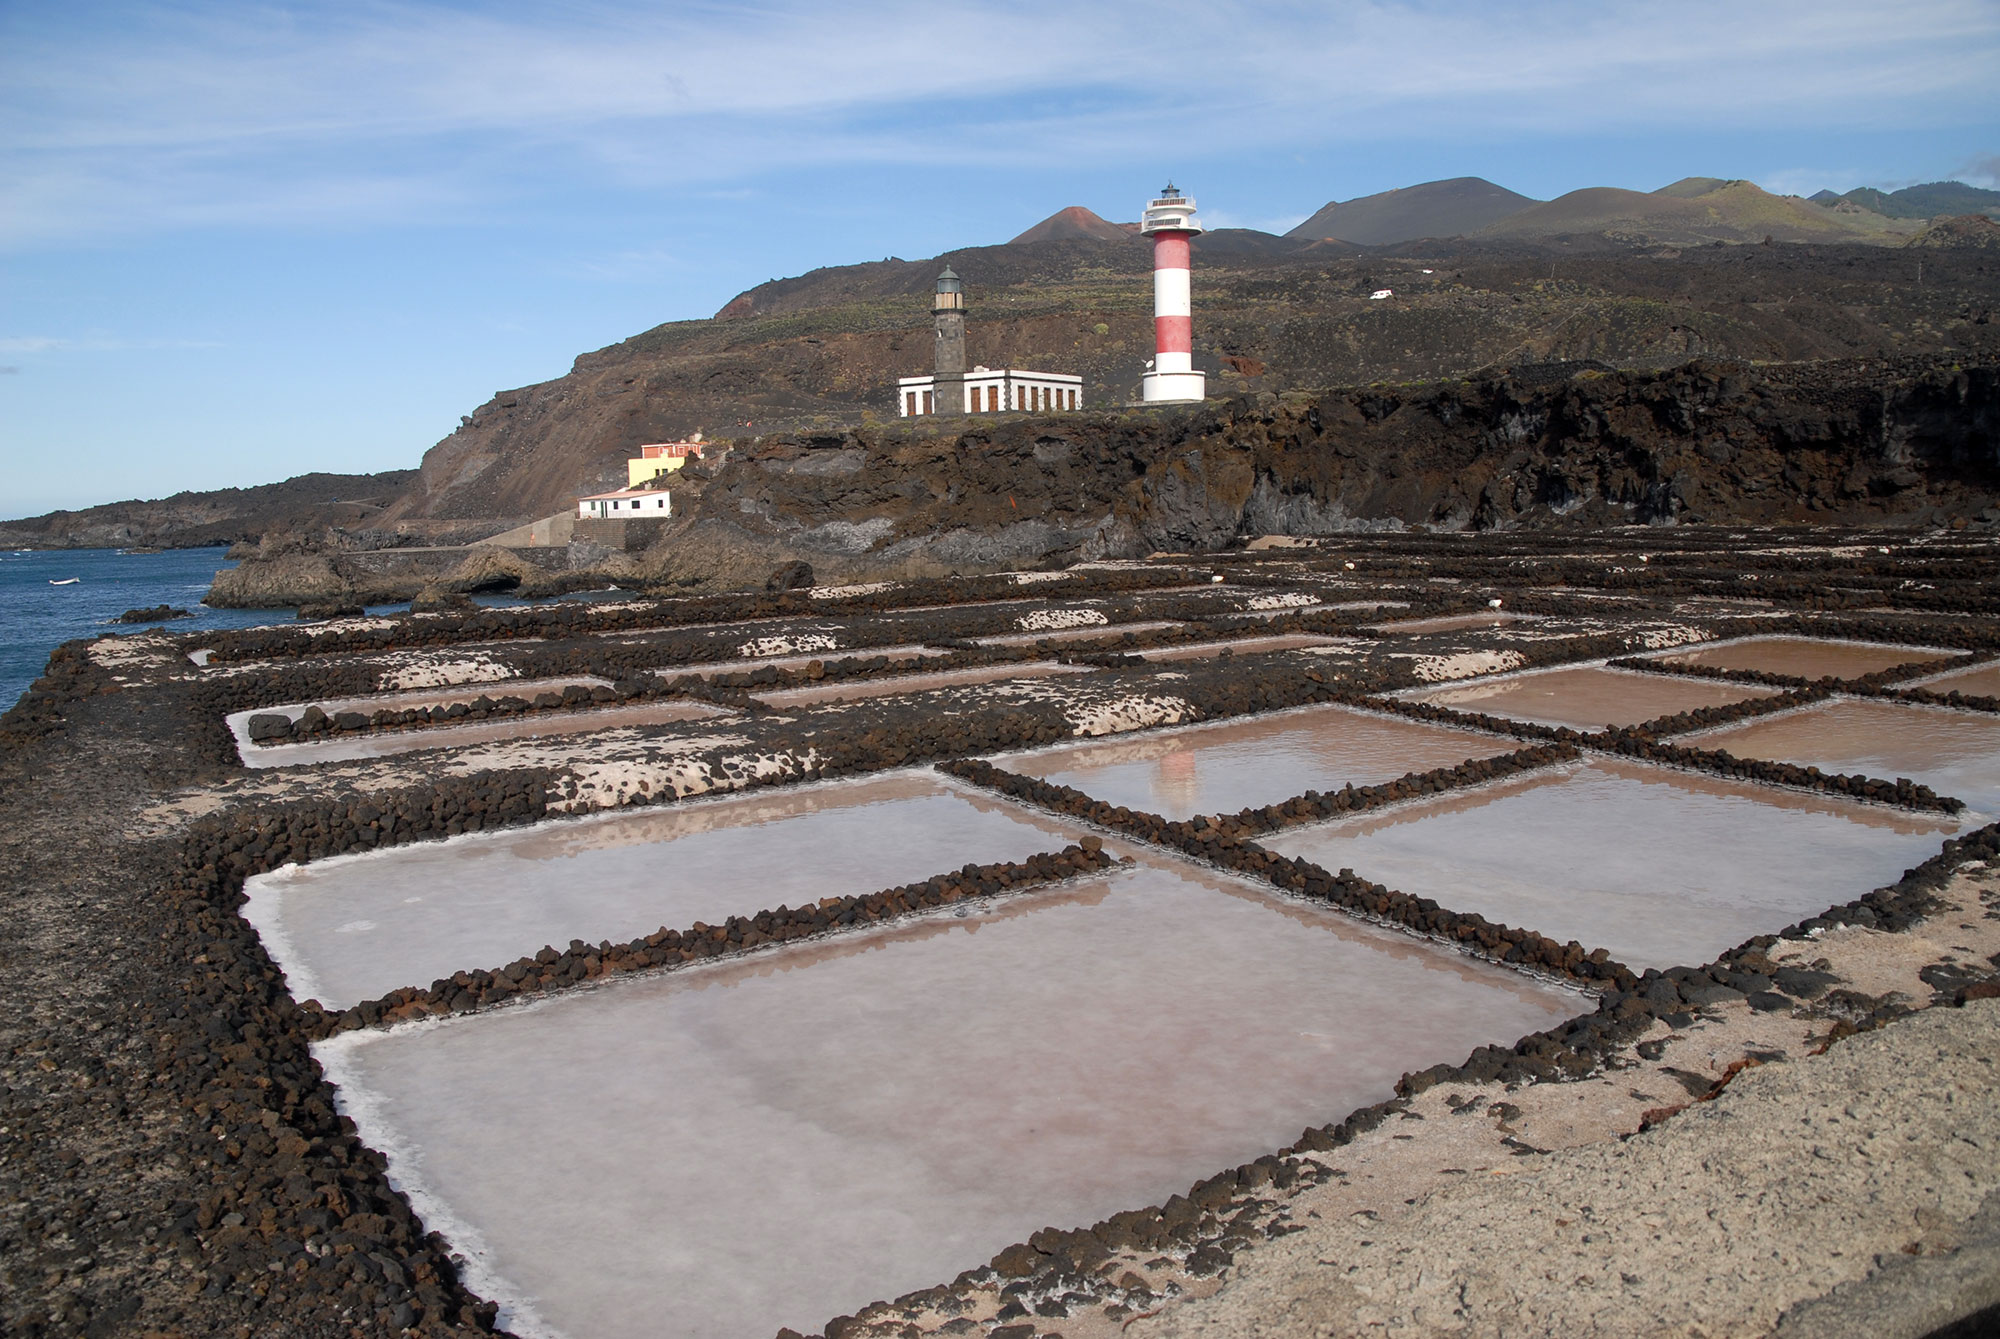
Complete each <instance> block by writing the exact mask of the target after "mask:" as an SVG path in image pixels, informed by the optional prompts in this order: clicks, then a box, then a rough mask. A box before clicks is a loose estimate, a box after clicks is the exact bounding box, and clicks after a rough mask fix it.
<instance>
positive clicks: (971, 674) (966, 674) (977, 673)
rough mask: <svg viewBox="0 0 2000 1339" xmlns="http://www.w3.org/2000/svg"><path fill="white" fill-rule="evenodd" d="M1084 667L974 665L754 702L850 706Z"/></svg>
mask: <svg viewBox="0 0 2000 1339" xmlns="http://www.w3.org/2000/svg"><path fill="white" fill-rule="evenodd" d="M1089 668H1090V667H1089V666H1087V665H1064V664H1061V663H1059V662H1057V661H1053V660H1037V661H1033V662H1031V663H1029V664H1025V665H977V666H974V667H972V668H970V669H958V670H940V671H938V672H937V673H935V674H898V675H893V676H891V677H888V678H882V679H851V680H842V681H840V682H837V683H824V684H814V685H812V686H811V687H809V688H785V689H780V690H778V691H776V692H770V693H759V694H757V700H758V701H760V702H762V703H764V704H765V705H766V706H770V707H810V706H814V705H816V704H818V703H821V702H852V701H856V700H858V699H860V698H864V697H890V696H893V695H895V694H898V693H924V692H929V691H930V690H931V689H933V688H963V687H968V686H970V685H973V684H981V683H997V682H999V681H1001V680H1003V679H1044V678H1047V677H1048V676H1049V675H1051V674H1085V673H1088V672H1089Z"/></svg>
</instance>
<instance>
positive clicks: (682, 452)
mask: <svg viewBox="0 0 2000 1339" xmlns="http://www.w3.org/2000/svg"><path fill="white" fill-rule="evenodd" d="M689 456H693V457H695V458H696V459H697V460H699V459H700V458H701V434H700V433H696V434H695V435H694V438H693V439H692V440H691V441H685V442H655V443H653V444H652V445H651V446H642V447H640V448H639V454H638V455H636V456H633V457H631V458H629V459H628V460H626V462H625V486H626V487H627V488H637V487H638V486H639V485H640V484H643V483H645V482H646V481H647V480H649V479H657V478H659V477H660V476H661V475H662V474H671V473H672V472H673V471H675V470H677V469H679V468H680V467H681V466H683V465H685V464H687V462H688V457H689Z"/></svg>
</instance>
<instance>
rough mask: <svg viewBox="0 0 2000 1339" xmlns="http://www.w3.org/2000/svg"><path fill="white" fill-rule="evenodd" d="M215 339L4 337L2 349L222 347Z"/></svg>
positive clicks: (118, 350) (106, 350) (97, 350)
mask: <svg viewBox="0 0 2000 1339" xmlns="http://www.w3.org/2000/svg"><path fill="white" fill-rule="evenodd" d="M221 347H222V344H221V342H220V341H218V340H212V339H119V338H114V337H111V336H106V335H86V336H82V337H79V338H68V337H63V336H57V335H15V336H11V337H0V353H123V352H126V351H128V350H132V349H219V348H221Z"/></svg>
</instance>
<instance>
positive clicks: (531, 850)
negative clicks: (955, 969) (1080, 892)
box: [244, 773, 1076, 1008]
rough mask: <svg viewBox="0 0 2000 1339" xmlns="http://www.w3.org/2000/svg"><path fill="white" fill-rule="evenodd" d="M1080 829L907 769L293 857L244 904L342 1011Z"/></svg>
mask: <svg viewBox="0 0 2000 1339" xmlns="http://www.w3.org/2000/svg"><path fill="white" fill-rule="evenodd" d="M1075 833H1076V829H1074V828H1070V827H1065V826H1064V825H1063V824H1061V823H1058V822H1057V821H1056V820H1054V819H1051V818H1046V817H1043V816H1041V815H1039V814H1035V813H1032V812H1030V811H1028V810H1025V809H1020V808H1017V807H1015V806H1013V805H1010V804H1006V803H1004V802H1001V801H997V800H993V799H990V798H988V797H986V796H983V795H980V794H978V793H976V792H968V791H961V790H957V789H954V788H952V787H949V786H947V785H946V784H945V783H944V782H942V781H940V780H939V779H938V778H936V777H935V776H932V775H928V774H923V773H918V774H910V773H903V774H900V775H894V776H888V777H878V778H874V779H871V780H868V781H861V782H841V783H836V784H833V785H826V786H808V787H799V788H793V789H788V790H785V791H780V792H760V793H753V794H751V795H746V796H741V797H736V798H730V799H720V800H704V801H699V802H691V803H685V804H679V805H672V806H668V807H664V808H660V809H653V810H645V811H638V812H627V813H621V814H614V815H610V816H607V817H603V818H591V819H581V820H570V821H566V822H550V823H542V824H537V825H536V826H534V827H527V828H516V829H511V830H508V831H502V832H482V833H475V834H472V835H469V836H464V837H454V838H452V839H451V840H449V841H444V842H422V843H418V844H415V845H410V846H399V847H396V848H394V849H392V850H387V851H378V852H371V853H369V854H366V855H358V856H343V857H338V858H335V859H332V860H322V861H316V862H314V863H312V864H309V865H303V866H288V867H287V868H285V869H282V870H277V871H274V872H272V873H270V874H264V875H259V876H258V877H256V878H254V879H252V880H250V883H249V886H248V889H247V891H248V893H249V897H250V901H249V904H248V905H247V906H246V907H245V908H244V915H245V917H246V918H247V919H248V920H249V921H250V923H251V924H252V925H254V926H256V928H257V930H258V932H259V933H260V934H262V935H263V936H264V940H265V945H266V947H267V948H268V949H269V950H270V952H271V956H272V957H273V958H275V959H276V960H277V962H278V965H279V966H280V967H281V968H283V969H284V972H285V975H286V978H287V980H288V981H289V983H290V985H291V989H292V993H293V994H294V995H295V996H297V997H298V998H300V999H304V998H307V997H309V996H310V997H313V998H317V999H318V1000H319V1001H320V1002H321V1003H323V1004H326V1005H328V1006H329V1007H332V1008H346V1007H347V1006H349V1005H351V1004H354V1003H356V1002H358V1001H361V1000H367V999H374V998H376V997H378V996H380V995H384V994H386V993H388V992H389V991H391V990H395V989H397V988H399V987H401V986H410V985H419V986H427V985H429V984H430V983H431V982H432V981H433V980H436V979H437V978H439V977H445V976H450V975H451V974H452V973H453V972H455V971H459V970H462V969H471V968H475V967H489V968H490V967H499V966H501V965H503V964H505V963H508V962H511V961H513V960H514V959H516V958H518V957H521V956H523V955H524V954H532V953H534V952H535V951H536V950H537V949H539V948H541V947H542V946H543V945H544V944H550V945H554V946H556V947H558V948H561V947H563V946H566V945H567V944H568V943H569V942H570V940H572V939H581V940H583V941H584V942H585V943H590V944H595V943H597V942H599V941H600V940H605V939H609V940H612V941H614V942H618V941H623V940H627V939H632V938H635V937H637V936H639V935H644V934H651V933H652V932H653V931H655V930H658V929H659V928H661V927H662V926H669V927H672V928H674V929H684V928H686V927H687V926H689V925H691V924H693V923H694V922H695V921H698V920H699V921H706V922H709V923H711V924H713V923H719V922H721V921H724V920H726V919H728V918H729V917H730V916H747V915H752V914H754V913H756V912H759V911H766V910H772V909H775V908H776V907H777V906H779V905H780V904H784V905H786V906H804V905H807V904H808V903H811V902H814V901H817V900H818V899H820V898H822V897H837V896H853V895H859V894H864V893H873V892H879V891H881V890H882V889H884V888H890V887H895V886H896V885H898V884H903V883H908V882H911V881H912V880H915V879H922V878H928V877H929V876H930V875H933V874H938V873H942V872H944V871H947V870H955V869H959V868H961V867H962V866H964V865H966V864H967V863H974V864H986V863H990V862H994V861H1001V860H1019V859H1023V858H1025V857H1027V856H1030V855H1034V854H1036V853H1037V852H1040V851H1051V850H1060V849H1061V848H1062V847H1064V846H1066V845H1068V844H1069V843H1070V842H1071V841H1073V840H1074V834H1075Z"/></svg>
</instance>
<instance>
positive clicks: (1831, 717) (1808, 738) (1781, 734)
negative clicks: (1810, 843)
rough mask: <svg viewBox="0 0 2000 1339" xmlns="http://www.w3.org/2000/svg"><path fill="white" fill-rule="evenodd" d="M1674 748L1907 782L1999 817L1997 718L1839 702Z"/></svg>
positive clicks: (1686, 739) (1691, 738) (1687, 739)
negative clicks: (1687, 747)
mask: <svg viewBox="0 0 2000 1339" xmlns="http://www.w3.org/2000/svg"><path fill="white" fill-rule="evenodd" d="M1675 742H1676V743H1680V744H1687V745H1690V746H1692V747H1695V748H1704V749H1727V750H1729V752H1731V753H1733V754H1735V755H1736V756H1737V757H1739V758H1768V759H1772V760H1774V761H1778V762H1790V763H1798V764H1800V765H1801V766H1806V767H1818V768H1820V769H1821V770H1823V771H1828V772H1860V773H1862V774H1863V775H1866V776H1872V777H1879V778H1881V779H1883V780H1885V781H1893V780H1894V779H1895V778H1897V777H1899V776H1905V777H1908V778H1910V779H1911V780H1912V781H1915V782H1918V783H1920V784H1922V785H1926V786H1929V787H1930V788H1931V789H1932V790H1934V791H1936V792H1937V793H1938V794H1940V795H1951V796H1954V797H1956V798H1958V799H1961V800H1963V801H1965V803H1966V804H1967V805H1968V806H1969V807H1970V808H1972V809H1973V810H1974V811H1976V812H1978V813H1980V814H1982V815H1985V816H1987V817H1991V816H1993V815H1996V814H2000V716H1990V715H1983V714H1981V713H1978V712H1971V711H1952V710H1950V709H1948V708H1942V707H1922V706H1916V705H1914V704H1911V703H1899V702H1881V701H1861V702H1857V701H1853V700H1851V699H1848V700H1841V699H1836V700H1834V701H1832V702H1820V703H1816V704H1814V705H1813V706H1810V707H1806V708H1804V709H1802V710H1800V711H1788V712H1786V713H1784V714H1783V715H1781V716H1767V717H1764V718H1762V719H1760V720H1754V721H1748V722H1746V723H1744V724H1742V725H1732V726H1726V727H1723V728H1722V729H1718V730H1705V731H1703V732H1701V733H1700V734H1694V735H1683V736H1681V737H1680V738H1679V739H1677V740H1676V741H1675Z"/></svg>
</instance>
